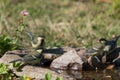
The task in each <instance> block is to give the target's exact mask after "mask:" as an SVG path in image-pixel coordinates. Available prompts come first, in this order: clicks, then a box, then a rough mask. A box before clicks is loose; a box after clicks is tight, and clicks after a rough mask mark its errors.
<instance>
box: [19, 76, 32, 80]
mask: <svg viewBox="0 0 120 80" xmlns="http://www.w3.org/2000/svg"><path fill="white" fill-rule="evenodd" d="M20 80H32V78H30V77H27V76H21V77H20Z"/></svg>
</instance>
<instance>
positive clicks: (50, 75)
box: [45, 72, 52, 80]
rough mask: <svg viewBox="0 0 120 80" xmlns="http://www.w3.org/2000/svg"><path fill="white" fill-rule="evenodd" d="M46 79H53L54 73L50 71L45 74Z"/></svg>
mask: <svg viewBox="0 0 120 80" xmlns="http://www.w3.org/2000/svg"><path fill="white" fill-rule="evenodd" d="M45 80H52V74H51V73H49V72H48V73H47V74H46V75H45Z"/></svg>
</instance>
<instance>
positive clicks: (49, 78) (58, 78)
mask: <svg viewBox="0 0 120 80" xmlns="http://www.w3.org/2000/svg"><path fill="white" fill-rule="evenodd" d="M45 80H52V74H51V73H50V72H48V73H46V74H45ZM56 80H62V78H61V77H57V78H56Z"/></svg>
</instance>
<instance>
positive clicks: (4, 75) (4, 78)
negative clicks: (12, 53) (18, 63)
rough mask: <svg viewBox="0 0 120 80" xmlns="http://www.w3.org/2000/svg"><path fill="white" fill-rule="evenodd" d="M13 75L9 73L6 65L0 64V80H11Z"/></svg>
mask: <svg viewBox="0 0 120 80" xmlns="http://www.w3.org/2000/svg"><path fill="white" fill-rule="evenodd" d="M13 75H14V74H13V73H10V72H9V69H8V65H5V64H3V63H1V64H0V80H11V79H12V77H13Z"/></svg>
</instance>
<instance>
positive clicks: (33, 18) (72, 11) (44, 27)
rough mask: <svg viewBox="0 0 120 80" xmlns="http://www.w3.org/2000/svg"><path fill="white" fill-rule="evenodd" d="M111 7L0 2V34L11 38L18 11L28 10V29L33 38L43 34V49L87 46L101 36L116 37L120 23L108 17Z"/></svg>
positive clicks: (60, 1)
mask: <svg viewBox="0 0 120 80" xmlns="http://www.w3.org/2000/svg"><path fill="white" fill-rule="evenodd" d="M110 8H111V3H109V4H108V3H93V2H84V3H83V2H80V1H79V0H78V1H77V0H71V1H69V0H57V1H56V0H51V1H48V0H38V1H34V0H25V1H23V2H18V3H17V2H12V0H11V1H10V0H5V1H4V0H1V2H0V28H2V30H1V32H0V33H6V34H8V35H11V36H13V35H14V34H15V30H16V28H17V27H18V20H19V19H20V17H21V16H20V11H22V10H27V11H28V12H29V13H30V15H29V16H28V17H27V19H26V22H27V23H28V29H30V31H31V32H33V33H34V34H35V35H36V36H39V35H45V37H46V47H55V46H57V47H61V46H72V47H90V46H92V45H93V43H97V41H98V39H99V38H101V37H105V38H110V37H112V36H113V35H119V26H120V20H119V19H117V18H113V17H111V15H110V14H111V13H110V12H109V11H110V10H109V9H110ZM116 17H117V16H116Z"/></svg>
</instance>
